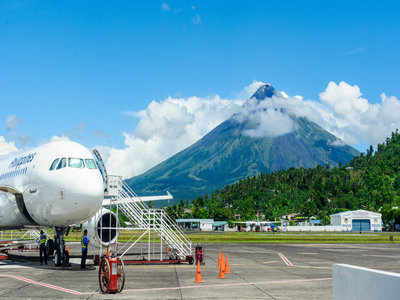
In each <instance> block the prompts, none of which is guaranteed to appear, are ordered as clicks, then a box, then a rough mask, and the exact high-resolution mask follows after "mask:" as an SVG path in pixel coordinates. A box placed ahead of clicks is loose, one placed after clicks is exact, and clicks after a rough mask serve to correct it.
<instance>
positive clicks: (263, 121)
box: [244, 108, 295, 138]
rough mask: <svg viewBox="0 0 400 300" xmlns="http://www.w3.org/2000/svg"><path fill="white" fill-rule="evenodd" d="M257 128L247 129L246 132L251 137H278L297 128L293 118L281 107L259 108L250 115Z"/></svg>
mask: <svg viewBox="0 0 400 300" xmlns="http://www.w3.org/2000/svg"><path fill="white" fill-rule="evenodd" d="M249 117H250V118H251V120H252V121H253V122H255V128H253V129H247V130H245V131H244V134H246V135H248V136H250V137H255V138H258V137H265V136H269V137H277V136H281V135H285V134H288V133H290V132H293V131H294V130H295V124H294V121H293V119H292V118H291V117H290V116H289V115H288V114H287V113H284V112H282V111H281V110H280V109H272V108H270V109H267V110H257V111H255V112H253V113H252V114H251V115H250V116H249Z"/></svg>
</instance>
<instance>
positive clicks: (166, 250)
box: [165, 245, 169, 254]
mask: <svg viewBox="0 0 400 300" xmlns="http://www.w3.org/2000/svg"><path fill="white" fill-rule="evenodd" d="M165 252H167V254H169V249H168V245H167V249H165Z"/></svg>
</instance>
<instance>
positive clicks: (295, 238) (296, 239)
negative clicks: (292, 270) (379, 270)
mask: <svg viewBox="0 0 400 300" xmlns="http://www.w3.org/2000/svg"><path fill="white" fill-rule="evenodd" d="M133 234H134V233H133V232H131V231H121V233H120V235H119V238H118V241H120V242H126V241H128V240H129V239H130V238H131V237H132V235H133ZM139 236H140V234H138V235H137V237H139ZM187 236H188V238H189V239H190V240H191V241H192V243H193V244H197V243H199V244H200V243H265V244H268V243H282V244H285V243H288V244H293V243H303V244H314V243H327V244H332V243H400V233H397V232H371V233H362V234H359V233H352V232H351V233H344V232H343V233H338V232H336V233H333V232H332V233H328V232H326V233H320V232H316V233H314V232H312V233H311V232H292V233H284V232H278V233H266V232H197V233H189V234H187ZM390 236H393V242H392V241H390ZM80 237H81V233H80V232H76V233H75V232H74V233H70V234H69V236H68V237H67V239H66V240H67V241H80ZM147 239H148V235H147V234H146V235H145V236H144V237H143V242H146V241H147ZM150 239H151V240H153V235H150ZM154 240H155V241H156V242H159V241H160V239H159V238H158V237H157V236H156V237H155V239H154Z"/></svg>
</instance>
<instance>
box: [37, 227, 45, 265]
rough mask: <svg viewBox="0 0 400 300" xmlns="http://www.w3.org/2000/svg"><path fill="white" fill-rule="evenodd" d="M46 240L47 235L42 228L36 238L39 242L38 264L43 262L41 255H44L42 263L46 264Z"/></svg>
mask: <svg viewBox="0 0 400 300" xmlns="http://www.w3.org/2000/svg"><path fill="white" fill-rule="evenodd" d="M46 241H47V237H46V235H45V234H44V232H43V230H40V236H39V238H38V240H37V242H38V244H39V250H40V264H41V265H42V264H43V257H44V263H45V264H46V265H47V251H46Z"/></svg>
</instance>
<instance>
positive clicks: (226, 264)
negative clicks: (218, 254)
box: [225, 255, 231, 274]
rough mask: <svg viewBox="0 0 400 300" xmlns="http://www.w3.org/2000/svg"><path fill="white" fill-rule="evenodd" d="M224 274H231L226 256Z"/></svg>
mask: <svg viewBox="0 0 400 300" xmlns="http://www.w3.org/2000/svg"><path fill="white" fill-rule="evenodd" d="M225 274H231V271H230V270H229V260H228V255H226V263H225Z"/></svg>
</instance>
